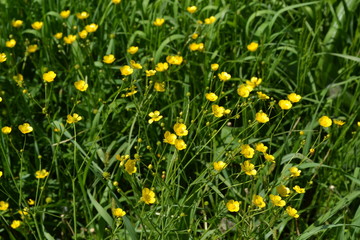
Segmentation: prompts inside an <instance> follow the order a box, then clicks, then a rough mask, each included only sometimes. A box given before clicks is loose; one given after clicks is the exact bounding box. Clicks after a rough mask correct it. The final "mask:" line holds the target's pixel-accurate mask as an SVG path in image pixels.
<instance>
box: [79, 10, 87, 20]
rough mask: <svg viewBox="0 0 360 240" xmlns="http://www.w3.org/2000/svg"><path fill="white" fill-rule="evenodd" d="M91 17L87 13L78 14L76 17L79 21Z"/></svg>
mask: <svg viewBox="0 0 360 240" xmlns="http://www.w3.org/2000/svg"><path fill="white" fill-rule="evenodd" d="M89 16H90V15H89V13H87V12H85V11H84V12H81V13H76V17H77V18H78V19H86V18H88V17H89Z"/></svg>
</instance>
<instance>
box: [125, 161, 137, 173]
mask: <svg viewBox="0 0 360 240" xmlns="http://www.w3.org/2000/svg"><path fill="white" fill-rule="evenodd" d="M135 165H136V160H128V161H126V163H125V171H126V172H127V173H128V174H130V175H132V174H133V173H136V170H137V168H136V166H135Z"/></svg>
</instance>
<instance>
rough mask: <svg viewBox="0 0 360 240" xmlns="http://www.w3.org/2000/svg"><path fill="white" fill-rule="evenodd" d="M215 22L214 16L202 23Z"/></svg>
mask: <svg viewBox="0 0 360 240" xmlns="http://www.w3.org/2000/svg"><path fill="white" fill-rule="evenodd" d="M215 21H216V18H215V17H214V16H211V17H209V18H205V20H204V22H205V24H212V23H214V22H215Z"/></svg>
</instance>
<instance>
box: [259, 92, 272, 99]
mask: <svg viewBox="0 0 360 240" xmlns="http://www.w3.org/2000/svg"><path fill="white" fill-rule="evenodd" d="M256 93H257V95H258V98H259V99H260V100H268V99H270V97H269V96H268V95H266V94H265V93H263V92H256Z"/></svg>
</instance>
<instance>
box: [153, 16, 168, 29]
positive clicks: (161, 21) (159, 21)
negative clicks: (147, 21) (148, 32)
mask: <svg viewBox="0 0 360 240" xmlns="http://www.w3.org/2000/svg"><path fill="white" fill-rule="evenodd" d="M164 22H165V19H163V18H156V19H155V21H154V22H153V24H154V25H155V26H157V27H160V26H161V25H163V24H164Z"/></svg>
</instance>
